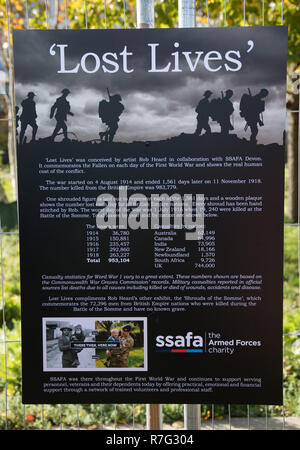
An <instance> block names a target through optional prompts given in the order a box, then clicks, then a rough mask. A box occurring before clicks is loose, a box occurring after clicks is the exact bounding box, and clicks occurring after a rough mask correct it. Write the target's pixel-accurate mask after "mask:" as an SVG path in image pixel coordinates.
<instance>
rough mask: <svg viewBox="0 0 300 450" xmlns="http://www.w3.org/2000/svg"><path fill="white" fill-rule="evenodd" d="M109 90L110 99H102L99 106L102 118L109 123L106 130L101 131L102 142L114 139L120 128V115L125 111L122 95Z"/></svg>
mask: <svg viewBox="0 0 300 450" xmlns="http://www.w3.org/2000/svg"><path fill="white" fill-rule="evenodd" d="M107 92H108V98H109V101H108V102H107V101H106V100H101V101H100V102H99V108H98V113H99V117H100V119H101V120H102V122H103V123H105V124H106V125H107V129H106V131H104V132H100V133H99V136H100V139H101V142H102V141H104V142H112V141H113V139H114V136H115V134H116V132H117V129H118V128H119V125H118V122H119V120H120V115H121V114H122V112H123V111H124V105H123V104H122V103H121V101H122V98H121V96H120V95H119V94H115V95H110V94H109V91H108V89H107Z"/></svg>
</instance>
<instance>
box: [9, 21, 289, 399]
mask: <svg viewBox="0 0 300 450" xmlns="http://www.w3.org/2000/svg"><path fill="white" fill-rule="evenodd" d="M13 38H14V39H13V40H14V58H15V61H14V67H15V98H16V117H17V120H16V133H17V143H18V145H17V159H18V191H19V227H20V258H21V301H22V358H23V363H22V365H23V401H24V403H43V404H46V403H116V402H118V403H128V402H130V403H170V402H172V403H222V402H226V403H248V404H250V403H256V404H260V403H263V404H281V403H282V285H283V279H282V278H283V277H282V271H283V261H282V259H283V199H284V144H285V142H284V141H285V131H284V130H285V96H286V58H287V28H286V27H243V28H197V29H146V30H134V29H133V30H47V31H46V30H43V31H37V30H28V31H15V32H14V36H13Z"/></svg>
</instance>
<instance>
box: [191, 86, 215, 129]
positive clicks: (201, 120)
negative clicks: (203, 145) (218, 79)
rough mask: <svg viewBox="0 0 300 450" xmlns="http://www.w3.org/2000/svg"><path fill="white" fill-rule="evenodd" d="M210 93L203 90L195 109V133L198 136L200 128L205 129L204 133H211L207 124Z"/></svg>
mask: <svg viewBox="0 0 300 450" xmlns="http://www.w3.org/2000/svg"><path fill="white" fill-rule="evenodd" d="M211 95H212V92H211V91H205V92H204V94H203V97H204V98H203V99H202V100H200V102H199V103H198V106H197V108H196V109H195V111H196V113H197V128H196V131H195V134H196V135H197V136H200V135H201V133H202V130H203V129H204V130H205V131H206V134H210V133H211V128H210V126H209V123H208V121H209V116H210V102H209V97H210V96H211Z"/></svg>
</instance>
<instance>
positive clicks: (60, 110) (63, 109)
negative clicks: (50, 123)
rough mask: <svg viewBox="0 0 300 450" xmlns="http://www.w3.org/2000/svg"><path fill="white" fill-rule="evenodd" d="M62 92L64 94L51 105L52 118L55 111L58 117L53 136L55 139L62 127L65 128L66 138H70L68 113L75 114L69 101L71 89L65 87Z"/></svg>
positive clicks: (56, 117)
mask: <svg viewBox="0 0 300 450" xmlns="http://www.w3.org/2000/svg"><path fill="white" fill-rule="evenodd" d="M61 92H62V95H61V96H60V97H58V98H57V99H56V102H55V103H54V105H53V106H52V107H51V110H50V119H52V118H53V116H54V113H55V116H54V117H55V119H56V127H55V128H54V131H53V133H52V136H51V138H52V139H53V140H54V139H55V137H56V136H57V135H58V132H59V131H60V130H61V129H62V130H63V135H64V138H65V140H68V128H67V124H66V121H67V118H68V115H70V116H74V114H73V113H72V112H71V106H70V103H69V102H68V101H67V96H68V95H69V94H70V91H69V89H67V88H65V89H63V90H62V91H61ZM55 111H56V112H55Z"/></svg>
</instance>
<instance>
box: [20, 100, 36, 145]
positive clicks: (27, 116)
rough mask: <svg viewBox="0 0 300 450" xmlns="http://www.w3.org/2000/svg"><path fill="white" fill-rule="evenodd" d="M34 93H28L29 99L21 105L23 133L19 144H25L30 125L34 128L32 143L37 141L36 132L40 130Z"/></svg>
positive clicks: (21, 132)
mask: <svg viewBox="0 0 300 450" xmlns="http://www.w3.org/2000/svg"><path fill="white" fill-rule="evenodd" d="M35 95H36V94H35V93H34V92H28V94H27V98H26V99H24V100H23V101H22V103H21V106H22V114H21V116H20V122H21V131H20V141H19V143H20V144H21V145H22V144H24V143H25V142H24V136H25V132H26V128H27V126H28V125H30V126H31V128H32V141H35V136H36V132H37V129H38V126H37V124H36V118H37V113H36V107H35V101H34V100H33V98H34V97H35Z"/></svg>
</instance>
